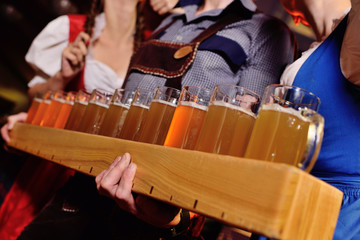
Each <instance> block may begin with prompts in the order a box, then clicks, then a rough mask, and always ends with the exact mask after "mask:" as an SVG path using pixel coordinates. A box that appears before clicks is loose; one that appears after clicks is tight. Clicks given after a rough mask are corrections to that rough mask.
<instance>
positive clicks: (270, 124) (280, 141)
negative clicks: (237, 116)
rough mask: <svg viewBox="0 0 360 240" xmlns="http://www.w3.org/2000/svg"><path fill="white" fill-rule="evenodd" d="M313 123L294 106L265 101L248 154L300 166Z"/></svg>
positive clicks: (248, 156)
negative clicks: (266, 102)
mask: <svg viewBox="0 0 360 240" xmlns="http://www.w3.org/2000/svg"><path fill="white" fill-rule="evenodd" d="M310 123H311V120H310V119H307V118H306V117H304V116H301V114H300V112H299V111H296V110H294V109H292V108H284V107H281V106H279V105H277V104H268V105H263V106H262V108H261V111H260V112H259V115H258V118H257V121H256V124H255V126H254V130H253V133H252V136H251V140H250V142H249V145H248V147H247V150H246V154H245V157H246V158H254V159H261V160H266V161H272V162H281V163H288V164H291V165H295V166H297V165H298V164H299V163H301V159H302V157H303V153H304V151H305V148H306V142H307V137H308V132H309V126H310Z"/></svg>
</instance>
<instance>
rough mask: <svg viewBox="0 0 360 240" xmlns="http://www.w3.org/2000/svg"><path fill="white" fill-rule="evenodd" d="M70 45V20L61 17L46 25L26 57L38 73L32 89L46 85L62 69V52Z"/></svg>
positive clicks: (30, 85)
mask: <svg viewBox="0 0 360 240" xmlns="http://www.w3.org/2000/svg"><path fill="white" fill-rule="evenodd" d="M68 44H69V18H68V17H67V16H66V15H63V16H60V17H58V18H56V19H54V20H53V21H51V22H50V23H48V24H47V25H46V27H45V28H44V29H43V30H42V31H41V32H40V33H39V34H38V35H37V36H36V37H35V39H34V40H33V42H32V43H31V46H30V48H29V50H28V52H27V54H26V56H25V60H26V62H28V63H29V64H30V66H31V67H32V68H33V69H34V70H35V71H36V72H37V73H38V74H37V75H35V77H34V78H33V79H32V80H30V82H29V83H28V86H29V87H32V86H34V85H36V84H38V83H44V82H45V81H46V80H47V79H46V75H47V76H49V77H50V76H53V75H55V73H56V72H58V71H59V70H60V68H61V54H62V51H63V50H64V49H65V48H66V47H67V45H68Z"/></svg>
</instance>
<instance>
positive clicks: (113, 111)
mask: <svg viewBox="0 0 360 240" xmlns="http://www.w3.org/2000/svg"><path fill="white" fill-rule="evenodd" d="M134 94H135V92H134V91H132V90H126V91H125V90H124V89H121V88H119V89H116V90H115V93H114V95H113V97H112V99H111V102H110V106H109V109H108V110H107V112H106V114H105V118H104V121H103V123H102V124H101V127H100V131H99V135H103V136H108V137H119V136H120V132H121V128H122V126H123V125H124V122H125V118H126V115H127V113H128V111H129V108H130V105H131V102H132V100H133V98H134Z"/></svg>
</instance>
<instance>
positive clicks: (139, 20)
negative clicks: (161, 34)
mask: <svg viewBox="0 0 360 240" xmlns="http://www.w3.org/2000/svg"><path fill="white" fill-rule="evenodd" d="M144 31H145V24H144V15H143V4H141V3H140V2H138V4H137V6H136V26H135V36H134V52H135V51H136V50H137V49H138V48H139V46H140V44H141V43H142V42H143V41H144V39H145V34H144Z"/></svg>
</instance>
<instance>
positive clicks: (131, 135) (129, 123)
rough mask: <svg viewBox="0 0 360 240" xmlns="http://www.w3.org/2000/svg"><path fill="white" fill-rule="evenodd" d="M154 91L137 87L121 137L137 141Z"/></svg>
mask: <svg viewBox="0 0 360 240" xmlns="http://www.w3.org/2000/svg"><path fill="white" fill-rule="evenodd" d="M153 96H154V91H152V90H147V89H137V90H136V91H135V95H134V98H133V101H132V103H131V106H130V109H129V112H128V113H127V115H126V118H125V122H124V125H123V127H122V129H121V132H120V138H122V139H126V140H134V141H137V140H138V138H139V130H140V127H141V125H142V124H144V122H145V121H146V118H147V114H148V112H149V108H150V104H151V100H152V98H153Z"/></svg>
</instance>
